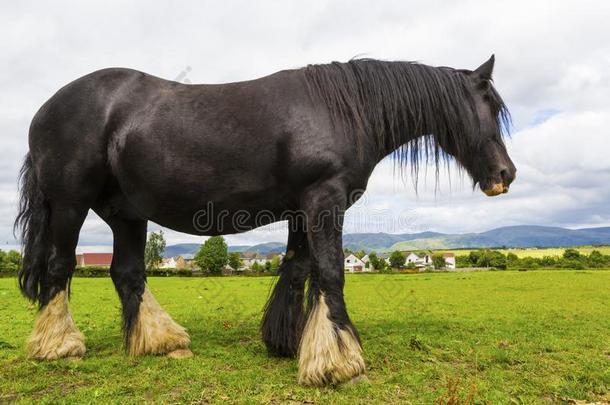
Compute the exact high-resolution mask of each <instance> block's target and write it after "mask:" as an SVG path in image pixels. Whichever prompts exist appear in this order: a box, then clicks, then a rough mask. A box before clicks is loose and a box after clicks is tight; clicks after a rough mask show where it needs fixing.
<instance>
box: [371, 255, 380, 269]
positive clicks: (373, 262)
mask: <svg viewBox="0 0 610 405" xmlns="http://www.w3.org/2000/svg"><path fill="white" fill-rule="evenodd" d="M368 264H370V266H369V267H370V268H371V270H379V269H380V268H381V265H380V263H379V257H377V253H375V252H372V253H371V254H369V263H368Z"/></svg>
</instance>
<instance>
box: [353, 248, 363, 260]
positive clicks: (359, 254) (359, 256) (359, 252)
mask: <svg viewBox="0 0 610 405" xmlns="http://www.w3.org/2000/svg"><path fill="white" fill-rule="evenodd" d="M365 255H366V253H365V252H364V250H359V251H357V252H354V256H356V257H357V258H358V259H362V258H363V257H364V256H365Z"/></svg>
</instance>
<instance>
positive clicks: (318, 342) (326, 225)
mask: <svg viewBox="0 0 610 405" xmlns="http://www.w3.org/2000/svg"><path fill="white" fill-rule="evenodd" d="M345 196H346V193H345V192H344V190H343V189H342V188H341V186H340V185H336V184H326V185H324V186H322V187H320V188H319V189H316V190H315V191H312V192H309V193H308V195H307V197H306V199H305V201H304V205H305V211H306V213H307V216H308V219H307V225H308V229H307V236H308V242H309V249H310V257H311V276H310V280H311V281H310V289H309V297H308V300H309V307H308V315H307V323H306V324H305V329H304V331H303V336H302V339H301V344H300V346H299V383H301V384H304V385H316V386H321V385H327V384H341V383H344V382H348V381H351V380H356V379H358V378H359V377H360V376H364V373H365V365H364V360H363V358H362V348H361V346H360V340H359V337H358V332H357V331H356V328H355V327H354V326H353V325H352V322H351V321H350V319H349V316H348V314H347V309H346V307H345V301H344V299H343V286H344V283H345V280H344V269H343V246H342V226H343V213H344V212H345V209H346V197H345Z"/></svg>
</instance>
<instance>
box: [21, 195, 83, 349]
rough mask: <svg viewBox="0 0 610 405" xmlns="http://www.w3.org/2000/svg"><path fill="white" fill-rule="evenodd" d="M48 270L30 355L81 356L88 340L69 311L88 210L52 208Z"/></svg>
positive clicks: (41, 293)
mask: <svg viewBox="0 0 610 405" xmlns="http://www.w3.org/2000/svg"><path fill="white" fill-rule="evenodd" d="M49 208H50V219H49V232H48V233H49V234H48V235H47V237H48V238H49V241H48V242H49V256H48V267H47V271H46V274H45V275H44V278H43V279H42V280H41V291H40V304H41V308H40V312H39V313H38V317H37V318H36V322H35V325H34V330H33V331H32V334H31V336H30V338H29V340H28V342H27V348H26V349H27V355H28V357H30V358H35V359H40V360H54V359H58V358H62V357H82V356H83V355H84V354H85V339H84V337H83V334H82V333H81V332H80V331H79V330H78V328H77V327H76V325H75V324H74V320H73V319H72V315H71V314H70V310H69V308H68V286H69V283H70V279H71V277H72V273H73V272H74V267H75V266H76V257H75V249H76V244H77V243H78V234H79V231H80V228H81V226H82V224H83V222H84V220H85V217H86V215H87V211H88V209H87V208H82V207H81V208H75V207H72V206H64V205H59V204H51V205H50V207H49Z"/></svg>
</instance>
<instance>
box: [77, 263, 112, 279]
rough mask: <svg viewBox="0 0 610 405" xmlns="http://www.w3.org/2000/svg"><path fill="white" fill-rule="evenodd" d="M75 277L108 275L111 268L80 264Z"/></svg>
mask: <svg viewBox="0 0 610 405" xmlns="http://www.w3.org/2000/svg"><path fill="white" fill-rule="evenodd" d="M74 276H75V277H108V276H110V268H109V267H103V266H78V267H77V268H76V269H74Z"/></svg>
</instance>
